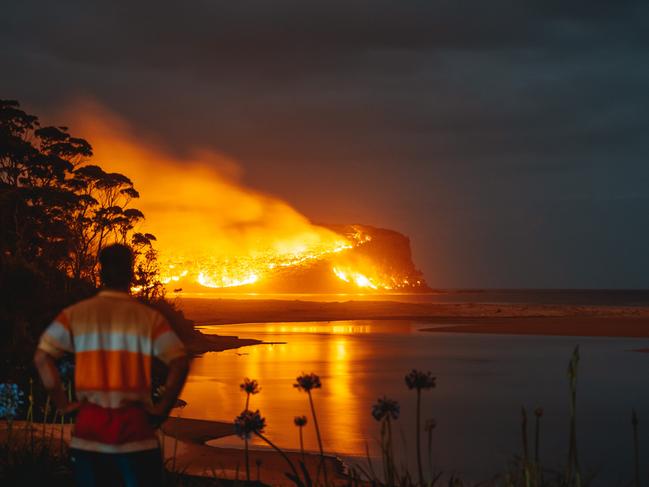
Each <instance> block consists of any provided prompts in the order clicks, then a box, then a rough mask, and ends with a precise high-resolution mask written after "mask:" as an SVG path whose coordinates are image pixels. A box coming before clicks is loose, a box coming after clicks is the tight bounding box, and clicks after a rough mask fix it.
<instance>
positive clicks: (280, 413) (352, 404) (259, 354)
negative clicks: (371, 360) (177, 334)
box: [182, 322, 372, 455]
mask: <svg viewBox="0 0 649 487" xmlns="http://www.w3.org/2000/svg"><path fill="white" fill-rule="evenodd" d="M262 328H263V333H264V334H267V335H268V336H261V335H259V331H261V330H262ZM257 330H258V331H257ZM203 331H204V332H209V331H210V329H205V330H203ZM371 332H372V326H371V325H370V324H362V323H361V324H359V323H358V322H336V323H331V324H324V323H299V324H293V323H275V324H269V325H248V326H247V327H246V336H256V337H258V338H262V339H267V340H269V341H270V340H278V339H281V340H282V341H285V343H278V344H269V345H257V346H252V347H246V348H242V349H238V350H236V351H227V352H223V353H214V354H206V355H205V356H203V357H200V358H198V359H196V360H195V362H194V365H193V367H192V373H191V376H190V378H189V381H188V383H187V385H186V386H185V390H184V391H183V394H182V397H183V399H184V400H186V401H187V402H188V406H187V408H185V410H184V412H183V415H184V416H186V417H195V418H203V419H212V420H222V421H231V420H232V419H233V418H234V417H235V416H236V415H237V414H239V413H240V412H241V410H242V409H243V407H244V402H245V395H244V394H243V393H242V392H240V391H239V386H238V385H239V384H240V383H241V381H242V379H243V378H244V377H250V378H253V379H257V380H258V381H259V384H260V386H261V393H260V394H257V395H255V396H253V397H252V398H251V403H250V406H251V409H253V410H255V409H259V410H260V411H261V413H262V415H263V416H264V417H265V418H266V420H267V424H268V426H267V432H268V434H269V436H270V437H271V438H273V439H274V440H275V441H277V442H278V443H279V444H280V445H281V446H283V447H285V448H288V449H296V448H298V444H299V443H298V429H297V427H296V426H295V425H294V424H293V418H294V417H295V416H301V415H306V416H307V417H308V418H309V424H308V425H307V428H305V430H304V440H305V448H306V449H307V450H312V451H316V450H317V448H318V445H317V439H316V436H315V433H314V431H313V424H312V419H311V412H310V409H309V405H308V397H307V395H306V394H305V393H303V392H300V391H298V390H297V389H296V388H294V387H293V384H294V383H295V378H296V377H297V376H298V375H300V374H301V373H303V372H314V373H316V374H318V375H320V377H321V380H322V384H323V388H322V389H319V390H314V391H313V392H312V393H313V398H314V401H315V407H316V412H317V415H318V420H319V424H320V429H321V433H322V435H323V441H324V444H325V449H326V450H328V451H330V452H335V453H345V454H354V455H362V454H363V452H364V448H365V446H364V440H363V436H362V435H361V434H360V431H359V427H358V426H359V424H360V423H359V422H360V421H361V418H360V415H361V414H363V413H365V412H366V410H367V407H368V405H367V404H360V401H361V400H362V399H361V398H360V396H359V394H358V393H357V392H356V391H355V387H357V384H355V378H354V377H353V363H354V361H355V360H358V359H359V355H362V354H363V352H362V350H360V349H358V347H356V348H355V347H353V346H350V345H351V341H350V339H349V336H350V335H354V334H368V333H371ZM218 333H220V334H227V333H228V327H227V326H225V327H220V328H219V330H218ZM235 333H241V332H240V330H237V331H236V332H235ZM292 337H295V339H293V338H292ZM305 337H306V339H305ZM239 443H240V441H238V439H236V438H230V439H226V440H225V443H224V442H223V440H219V442H218V443H217V444H219V445H232V446H239Z"/></svg>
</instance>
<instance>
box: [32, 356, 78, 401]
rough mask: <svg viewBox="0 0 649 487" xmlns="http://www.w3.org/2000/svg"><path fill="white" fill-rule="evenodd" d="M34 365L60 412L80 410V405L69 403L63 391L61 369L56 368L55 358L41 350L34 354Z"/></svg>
mask: <svg viewBox="0 0 649 487" xmlns="http://www.w3.org/2000/svg"><path fill="white" fill-rule="evenodd" d="M34 365H35V366H36V369H37V370H38V375H40V377H41V381H43V385H44V386H45V389H46V390H47V392H48V394H49V395H50V397H51V398H52V401H54V404H55V405H56V407H57V408H58V410H59V411H61V412H62V413H70V412H72V411H74V410H76V409H78V407H79V404H78V403H76V402H75V403H70V402H69V401H68V397H67V396H66V394H65V390H64V389H63V384H62V383H61V376H60V374H59V369H58V368H57V367H56V362H55V361H54V358H53V357H52V356H51V355H50V354H49V353H47V352H45V351H44V350H41V349H40V348H39V349H37V350H36V353H35V354H34Z"/></svg>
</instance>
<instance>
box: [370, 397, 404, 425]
mask: <svg viewBox="0 0 649 487" xmlns="http://www.w3.org/2000/svg"><path fill="white" fill-rule="evenodd" d="M400 412H401V408H400V407H399V403H398V402H397V401H395V400H394V399H388V398H387V397H386V396H383V397H379V398H378V399H377V400H376V404H374V406H372V416H374V419H376V420H377V421H381V420H383V419H384V418H390V419H397V418H399V413H400Z"/></svg>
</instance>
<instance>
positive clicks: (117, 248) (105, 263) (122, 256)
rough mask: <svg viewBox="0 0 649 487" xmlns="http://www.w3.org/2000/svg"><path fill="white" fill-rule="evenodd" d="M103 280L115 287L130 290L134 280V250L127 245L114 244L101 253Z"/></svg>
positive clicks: (108, 285) (109, 285) (104, 282)
mask: <svg viewBox="0 0 649 487" xmlns="http://www.w3.org/2000/svg"><path fill="white" fill-rule="evenodd" d="M99 263H100V264H101V282H102V283H103V285H104V286H106V287H110V288H113V289H121V290H124V291H128V289H129V288H130V287H131V282H132V281H133V251H132V250H131V248H130V247H128V246H127V245H122V244H113V245H109V246H108V247H104V248H103V249H102V250H101V252H100V253H99Z"/></svg>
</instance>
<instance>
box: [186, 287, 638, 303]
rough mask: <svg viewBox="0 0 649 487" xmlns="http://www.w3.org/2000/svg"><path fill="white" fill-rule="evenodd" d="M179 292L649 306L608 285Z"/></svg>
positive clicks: (322, 298) (218, 296)
mask: <svg viewBox="0 0 649 487" xmlns="http://www.w3.org/2000/svg"><path fill="white" fill-rule="evenodd" d="M179 296H182V297H183V298H189V301H191V300H193V299H195V298H203V299H247V300H250V299H252V300H254V299H280V300H301V301H318V302H331V301H350V300H354V301H376V300H388V301H400V302H407V303H498V304H559V305H560V304H566V305H582V306H589V305H592V306H595V305H598V306H649V290H645V289H631V290H624V289H619V290H607V289H568V290H563V289H489V290H480V289H476V290H464V289H459V290H443V291H435V292H430V293H417V294H413V293H408V294H403V293H402V294H376V293H355V294H286V293H285V294H257V293H229V292H225V291H220V292H215V291H209V292H205V293H181V294H180V295H179Z"/></svg>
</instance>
